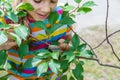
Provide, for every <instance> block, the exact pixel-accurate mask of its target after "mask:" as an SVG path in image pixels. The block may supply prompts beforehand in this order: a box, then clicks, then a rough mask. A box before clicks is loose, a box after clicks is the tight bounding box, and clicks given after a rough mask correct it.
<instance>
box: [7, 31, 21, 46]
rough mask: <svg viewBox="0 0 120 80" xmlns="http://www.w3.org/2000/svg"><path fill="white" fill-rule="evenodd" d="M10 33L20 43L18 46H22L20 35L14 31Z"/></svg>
mask: <svg viewBox="0 0 120 80" xmlns="http://www.w3.org/2000/svg"><path fill="white" fill-rule="evenodd" d="M9 34H10V35H11V36H12V37H13V39H14V40H15V41H16V43H17V44H18V46H20V44H21V39H20V37H19V36H18V35H16V34H14V33H9Z"/></svg>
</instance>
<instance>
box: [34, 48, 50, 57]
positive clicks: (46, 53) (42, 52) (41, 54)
mask: <svg viewBox="0 0 120 80" xmlns="http://www.w3.org/2000/svg"><path fill="white" fill-rule="evenodd" d="M50 54H51V53H50V52H49V51H48V50H45V49H41V50H37V51H35V52H34V55H35V56H37V57H39V58H41V59H44V58H48V57H50V56H51V55H50Z"/></svg>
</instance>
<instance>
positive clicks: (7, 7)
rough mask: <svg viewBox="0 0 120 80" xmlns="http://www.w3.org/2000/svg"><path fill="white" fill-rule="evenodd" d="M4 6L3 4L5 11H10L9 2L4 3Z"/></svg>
mask: <svg viewBox="0 0 120 80" xmlns="http://www.w3.org/2000/svg"><path fill="white" fill-rule="evenodd" d="M4 6H5V9H6V10H7V11H11V10H12V6H11V4H10V3H4Z"/></svg>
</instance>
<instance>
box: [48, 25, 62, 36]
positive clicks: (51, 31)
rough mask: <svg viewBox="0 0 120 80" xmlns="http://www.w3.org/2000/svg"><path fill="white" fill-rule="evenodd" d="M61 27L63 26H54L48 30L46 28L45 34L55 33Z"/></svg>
mask: <svg viewBox="0 0 120 80" xmlns="http://www.w3.org/2000/svg"><path fill="white" fill-rule="evenodd" d="M61 26H63V24H55V25H53V26H52V27H50V28H47V30H46V33H47V34H52V33H53V32H54V31H56V30H57V29H58V28H60V27H61Z"/></svg>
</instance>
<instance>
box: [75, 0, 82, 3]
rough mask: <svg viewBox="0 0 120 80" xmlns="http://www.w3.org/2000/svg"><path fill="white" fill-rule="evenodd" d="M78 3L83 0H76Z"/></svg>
mask: <svg viewBox="0 0 120 80" xmlns="http://www.w3.org/2000/svg"><path fill="white" fill-rule="evenodd" d="M74 1H75V2H76V3H80V2H81V1H82V0H74Z"/></svg>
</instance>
